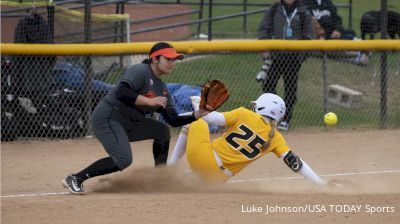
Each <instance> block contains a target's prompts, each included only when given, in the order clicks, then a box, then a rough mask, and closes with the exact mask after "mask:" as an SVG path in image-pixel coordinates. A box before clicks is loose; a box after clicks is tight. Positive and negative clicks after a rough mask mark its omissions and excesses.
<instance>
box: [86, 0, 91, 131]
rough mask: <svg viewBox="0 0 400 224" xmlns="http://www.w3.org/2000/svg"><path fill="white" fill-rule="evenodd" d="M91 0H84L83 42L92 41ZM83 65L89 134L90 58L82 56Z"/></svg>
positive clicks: (87, 129)
mask: <svg viewBox="0 0 400 224" xmlns="http://www.w3.org/2000/svg"><path fill="white" fill-rule="evenodd" d="M91 3H92V2H91V0H85V21H84V22H85V28H84V32H85V43H86V44H89V43H91V42H92V21H91V20H92V7H91ZM84 65H85V102H84V103H85V107H84V108H85V121H86V122H85V129H86V134H87V135H89V134H90V129H91V127H90V122H89V121H90V116H91V112H92V58H91V56H84Z"/></svg>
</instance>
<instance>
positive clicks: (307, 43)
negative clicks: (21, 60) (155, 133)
mask: <svg viewBox="0 0 400 224" xmlns="http://www.w3.org/2000/svg"><path fill="white" fill-rule="evenodd" d="M169 43H170V44H172V45H173V46H174V47H175V48H176V49H177V51H179V52H183V53H189V54H190V53H200V52H221V51H231V52H232V51H237V52H251V51H265V50H291V51H311V50H321V51H328V50H329V51H330V50H335V51H336V50H397V51H399V50H400V40H366V41H347V40H336V41H335V40H299V41H295V40H232V41H230V40H216V41H181V42H169ZM154 44H155V42H138V43H119V44H1V54H2V55H21V54H23V55H121V54H138V53H147V52H148V51H149V50H150V48H151V47H152V46H153V45H154Z"/></svg>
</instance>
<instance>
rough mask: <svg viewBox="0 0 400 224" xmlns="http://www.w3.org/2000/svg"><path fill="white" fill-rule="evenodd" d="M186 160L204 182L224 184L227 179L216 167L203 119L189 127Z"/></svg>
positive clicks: (208, 133) (206, 125)
mask: <svg viewBox="0 0 400 224" xmlns="http://www.w3.org/2000/svg"><path fill="white" fill-rule="evenodd" d="M186 158H187V161H188V163H189V165H190V167H191V168H192V170H193V171H195V172H196V173H197V174H199V175H200V177H201V178H202V179H203V180H204V181H206V182H211V183H218V182H226V181H227V180H228V179H229V177H228V176H227V175H226V174H225V173H224V172H222V170H221V169H220V168H219V167H218V165H217V162H216V160H215V157H214V154H213V150H212V147H211V140H210V131H209V129H208V124H207V123H206V122H205V121H204V120H203V119H199V120H197V121H195V122H193V123H192V124H191V125H190V128H189V133H188V139H187V145H186Z"/></svg>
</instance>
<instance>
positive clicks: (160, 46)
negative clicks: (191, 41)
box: [142, 42, 174, 64]
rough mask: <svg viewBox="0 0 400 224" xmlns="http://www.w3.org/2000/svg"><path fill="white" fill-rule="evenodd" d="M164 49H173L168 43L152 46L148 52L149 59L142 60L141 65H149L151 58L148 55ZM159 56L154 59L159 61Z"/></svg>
mask: <svg viewBox="0 0 400 224" xmlns="http://www.w3.org/2000/svg"><path fill="white" fill-rule="evenodd" d="M165 48H174V47H172V45H170V44H169V43H165V42H158V43H156V44H154V46H153V47H152V48H151V49H150V52H149V57H148V58H146V59H144V60H143V62H142V63H144V64H150V63H151V61H152V60H151V58H150V55H151V54H152V53H154V52H155V51H158V50H161V49H165ZM160 56H161V55H159V56H157V57H156V58H157V59H159V58H160Z"/></svg>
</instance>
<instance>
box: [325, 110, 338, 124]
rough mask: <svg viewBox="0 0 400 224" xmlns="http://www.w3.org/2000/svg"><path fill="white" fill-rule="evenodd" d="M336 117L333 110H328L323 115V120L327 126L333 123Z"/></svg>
mask: <svg viewBox="0 0 400 224" xmlns="http://www.w3.org/2000/svg"><path fill="white" fill-rule="evenodd" d="M337 119H338V118H337V116H336V114H335V113H333V112H329V113H327V114H325V116H324V122H325V124H326V125H328V126H333V125H335V124H336V122H337Z"/></svg>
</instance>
